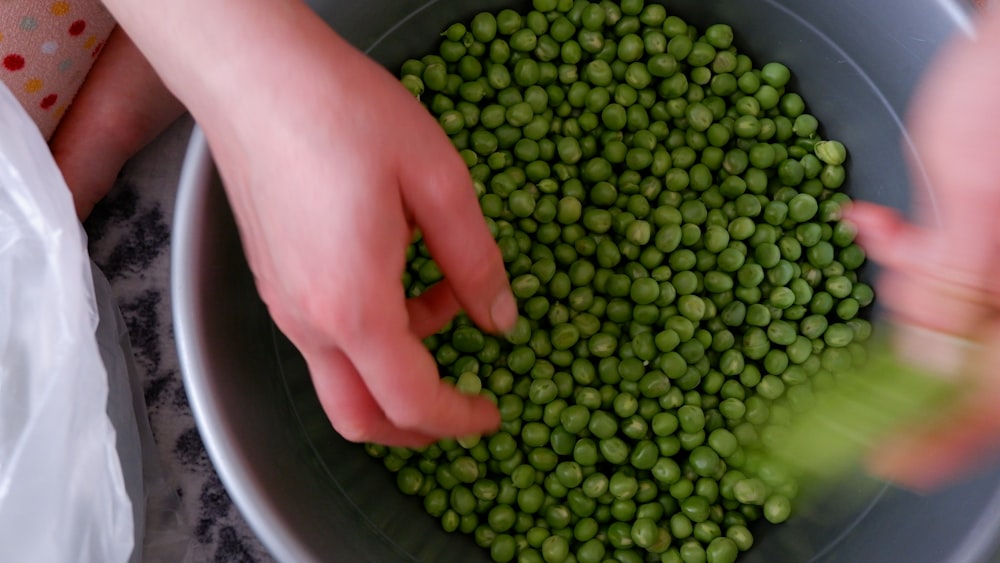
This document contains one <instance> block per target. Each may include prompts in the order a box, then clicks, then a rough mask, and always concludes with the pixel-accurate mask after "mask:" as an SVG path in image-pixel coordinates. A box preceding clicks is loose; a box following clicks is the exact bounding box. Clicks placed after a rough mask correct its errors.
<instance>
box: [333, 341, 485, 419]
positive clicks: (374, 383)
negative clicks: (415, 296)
mask: <svg viewBox="0 0 1000 563" xmlns="http://www.w3.org/2000/svg"><path fill="white" fill-rule="evenodd" d="M365 348H366V349H361V350H357V352H358V353H357V355H355V354H354V353H353V352H354V351H353V350H352V351H351V357H352V359H354V362H355V364H356V365H357V367H358V369H359V371H361V373H363V374H365V383H366V384H367V385H368V388H369V389H370V390H371V392H372V395H373V396H374V397H375V400H376V401H378V403H379V405H381V407H382V410H383V411H384V412H385V413H386V415H387V416H388V418H389V420H391V421H392V422H393V424H395V425H396V426H397V427H399V428H404V429H408V430H413V431H417V432H420V433H424V434H428V435H432V436H437V437H442V438H444V437H450V438H455V437H461V436H472V435H479V434H485V433H489V432H493V431H495V430H496V429H497V428H498V427H499V426H500V413H499V411H498V410H497V408H496V406H495V405H493V404H492V403H490V402H489V401H488V400H486V399H484V398H482V397H472V396H466V395H463V394H461V393H459V392H458V391H457V390H456V389H455V388H454V387H452V386H450V385H448V384H447V383H445V382H444V381H442V380H441V378H440V376H439V374H438V368H437V364H436V363H435V362H434V359H433V358H432V357H431V355H430V353H429V352H428V351H427V349H426V348H425V347H424V346H423V345H422V344H421V343H420V341H419V340H417V339H416V338H415V337H414V336H413V335H412V334H411V333H409V332H408V331H407V332H404V333H398V332H397V333H395V334H392V333H391V332H386V333H384V334H380V335H377V336H373V337H372V338H369V339H368V340H367V341H366V346H365ZM355 358H356V359H355Z"/></svg>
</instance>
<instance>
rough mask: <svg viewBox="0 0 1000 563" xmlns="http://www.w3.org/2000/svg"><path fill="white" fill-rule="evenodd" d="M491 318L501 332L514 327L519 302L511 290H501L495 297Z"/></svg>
mask: <svg viewBox="0 0 1000 563" xmlns="http://www.w3.org/2000/svg"><path fill="white" fill-rule="evenodd" d="M490 318H491V319H492V320H493V324H494V326H496V328H497V330H499V331H501V332H506V331H508V330H510V329H511V328H513V327H514V323H516V322H517V303H516V302H515V301H514V295H513V294H512V293H511V292H510V290H507V289H505V290H503V291H501V292H500V293H499V294H498V295H497V296H496V298H494V299H493V305H492V306H491V307H490Z"/></svg>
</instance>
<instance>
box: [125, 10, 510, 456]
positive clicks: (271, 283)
mask: <svg viewBox="0 0 1000 563" xmlns="http://www.w3.org/2000/svg"><path fill="white" fill-rule="evenodd" d="M105 4H106V6H107V7H108V8H109V9H110V10H111V12H112V13H113V14H114V15H115V17H116V19H117V20H118V22H119V24H120V25H121V26H122V27H123V28H124V29H126V30H128V31H129V34H130V35H131V36H132V37H133V38H134V40H135V41H136V44H137V45H138V47H139V49H140V50H141V51H142V52H143V53H144V54H145V55H146V57H147V58H148V60H149V61H150V62H151V63H152V65H153V67H154V68H155V69H156V70H157V71H158V73H159V74H160V76H161V77H162V78H163V80H164V82H165V83H166V85H167V87H168V88H169V89H170V90H171V91H172V92H173V93H174V94H175V95H176V96H177V97H178V98H179V99H180V100H181V101H182V102H184V104H185V105H186V106H187V108H188V109H189V111H190V112H191V113H192V115H193V116H194V118H195V119H196V120H197V121H198V122H199V124H200V125H201V126H202V128H203V129H204V131H205V134H206V136H207V138H208V140H209V143H210V146H211V148H212V151H213V155H214V157H215V160H216V162H217V164H218V167H219V170H220V173H221V175H222V177H223V179H224V181H225V184H226V186H227V192H228V195H229V199H230V202H231V204H232V207H233V211H234V214H235V216H236V218H237V221H238V224H239V227H240V232H241V235H242V238H243V241H244V243H245V246H246V251H247V258H248V260H249V263H250V265H251V268H252V270H253V272H254V275H255V277H256V282H257V288H258V290H259V292H260V294H261V296H262V297H263V299H264V301H265V302H266V303H267V305H268V307H269V310H270V312H271V313H272V316H273V318H274V319H275V321H276V323H277V324H278V325H279V327H280V328H281V329H282V330H283V331H284V332H285V334H287V335H288V336H289V338H290V339H291V340H292V341H293V342H294V343H295V344H296V345H297V347H298V348H299V350H300V351H301V352H302V354H303V356H304V357H305V359H306V361H307V363H308V365H309V368H310V371H311V374H312V378H313V381H314V383H315V385H316V389H317V391H318V395H319V398H320V400H321V402H322V404H323V406H324V408H325V410H326V413H327V415H328V416H329V418H330V420H331V422H332V424H333V426H334V428H335V429H336V430H337V431H338V432H339V433H341V434H342V435H343V436H345V437H346V438H348V439H350V440H354V441H375V442H381V443H384V444H395V445H407V446H418V445H424V444H427V443H429V442H431V441H433V440H435V439H438V438H441V437H444V436H464V435H472V434H480V433H486V432H490V431H492V430H495V429H496V428H497V427H498V426H499V423H500V418H499V413H498V411H497V409H496V407H495V406H494V405H493V404H492V403H490V402H489V401H487V400H486V399H483V398H479V397H468V396H464V395H461V394H460V393H459V392H458V391H456V390H455V389H454V388H452V387H450V386H448V385H446V384H445V383H443V382H442V381H441V380H440V377H439V375H438V371H437V366H436V364H435V362H434V360H433V358H432V357H431V355H430V354H429V352H428V351H427V350H426V349H425V348H424V347H423V345H422V342H421V337H422V336H425V335H427V334H430V333H432V332H434V331H436V330H437V329H438V328H439V327H440V326H442V325H443V324H444V323H445V322H447V320H448V319H450V318H452V317H453V316H454V315H455V314H456V313H457V312H458V311H459V308H461V309H463V310H464V311H466V312H467V313H468V314H469V315H470V317H471V318H472V319H473V320H474V321H475V322H476V323H477V324H478V325H479V326H481V327H483V328H484V329H485V330H489V331H492V332H502V331H504V330H507V329H509V328H511V327H512V325H513V323H514V321H515V320H516V315H517V309H516V305H515V302H514V299H513V295H512V294H511V293H510V288H509V286H508V283H507V278H506V274H505V270H504V266H503V262H502V260H501V258H500V253H499V250H498V249H497V247H496V245H495V244H494V242H493V239H492V237H491V236H490V234H489V231H488V230H487V228H486V224H485V221H484V220H483V218H482V215H481V213H480V212H479V207H478V202H477V200H476V197H475V193H474V191H473V189H472V184H471V180H470V178H469V175H468V171H467V169H466V168H465V166H464V163H463V162H462V160H461V159H460V158H459V156H458V154H457V153H456V152H455V150H454V149H453V148H452V146H451V144H450V142H449V141H448V139H447V137H446V136H445V135H444V133H443V132H442V131H441V129H440V127H439V126H438V124H437V122H436V121H435V120H433V119H432V118H431V117H430V116H429V114H428V113H427V112H426V111H424V110H423V108H422V107H421V106H420V105H419V103H418V102H417V101H416V100H415V99H414V98H413V96H411V95H410V94H409V93H408V92H407V91H406V89H405V88H403V87H402V86H401V85H400V84H399V83H398V81H397V80H395V79H394V78H393V77H392V75H391V74H389V73H388V72H387V71H386V70H384V69H383V68H381V67H379V66H378V65H376V64H375V63H374V62H372V61H371V60H369V59H367V58H366V57H365V56H363V55H362V54H361V53H360V52H358V51H357V50H355V49H354V48H353V47H351V46H350V45H348V44H347V43H346V42H345V41H343V40H342V39H340V38H339V37H338V36H337V35H336V34H335V33H334V32H333V31H331V30H330V28H329V27H328V26H327V25H326V24H325V23H323V22H322V21H321V20H320V19H319V18H318V17H316V16H315V15H314V14H313V13H312V12H311V11H310V10H309V9H308V8H307V7H306V6H305V5H304V4H302V3H301V2H299V1H292V0H249V1H247V0H238V1H237V0H216V1H213V2H203V1H201V0H142V1H138V0H108V1H107V2H106V3H105ZM177 37H183V38H184V40H183V41H178V40H177ZM332 61H336V64H332ZM416 228H420V230H421V231H422V233H423V235H424V240H425V241H426V242H427V244H428V246H429V248H430V250H431V252H432V253H433V255H434V257H435V259H436V260H437V261H438V263H439V264H440V266H441V269H442V271H443V272H444V273H445V277H446V281H445V282H444V283H442V284H439V285H438V286H436V287H435V289H434V290H432V291H430V292H428V293H427V294H425V295H424V296H423V297H421V298H418V299H414V300H410V301H407V300H406V299H405V297H404V295H403V290H402V285H401V283H400V281H399V280H400V277H401V275H402V271H403V267H404V261H405V256H404V253H405V248H406V244H407V242H408V241H409V240H410V239H411V236H412V233H413V231H414V229H416Z"/></svg>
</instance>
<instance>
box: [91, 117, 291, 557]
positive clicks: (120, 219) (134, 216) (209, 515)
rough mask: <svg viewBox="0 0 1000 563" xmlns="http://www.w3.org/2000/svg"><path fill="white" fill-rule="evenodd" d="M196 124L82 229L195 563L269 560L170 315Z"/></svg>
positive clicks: (166, 138) (175, 136) (130, 176)
mask: <svg viewBox="0 0 1000 563" xmlns="http://www.w3.org/2000/svg"><path fill="white" fill-rule="evenodd" d="M191 128H192V123H191V121H190V120H189V119H187V118H184V119H182V120H180V121H179V122H178V123H176V124H175V125H174V126H173V127H172V128H170V130H168V131H167V132H166V133H164V135H162V136H161V137H160V138H159V139H158V140H157V141H156V142H154V143H153V144H152V145H150V146H149V147H147V148H146V149H145V150H144V151H143V152H142V153H140V154H139V155H137V156H136V157H135V158H133V159H132V161H131V162H130V163H129V164H128V165H127V166H126V167H125V169H124V170H122V173H121V174H120V175H119V178H118V182H117V185H116V187H115V189H114V191H113V192H112V193H111V194H110V195H109V197H108V198H107V199H106V200H105V201H104V202H103V203H102V204H101V205H100V206H99V207H98V208H97V209H96V210H95V211H94V214H93V215H92V216H91V218H90V219H89V220H88V221H87V223H86V224H85V226H86V229H87V233H88V235H89V238H90V243H89V246H90V252H91V256H92V258H93V259H94V261H95V262H96V263H97V264H98V265H99V266H100V268H101V269H102V270H103V271H104V273H105V275H106V276H107V278H108V280H109V281H110V282H111V287H112V290H113V292H114V294H115V298H116V300H117V302H118V306H119V307H120V308H121V311H122V315H123V316H124V318H125V321H126V323H127V324H128V327H129V331H130V336H131V339H132V345H133V348H134V353H135V359H136V363H137V365H138V368H139V371H140V374H141V377H142V380H143V387H144V391H145V398H146V403H147V406H148V409H149V420H150V424H151V426H152V430H153V434H154V438H155V439H156V442H157V446H158V449H159V454H160V459H161V461H162V463H163V466H164V469H165V471H166V472H167V474H168V478H169V479H171V480H172V483H173V484H175V486H176V487H177V489H178V492H179V494H180V496H181V498H182V503H183V507H184V517H185V518H186V520H187V522H186V523H187V525H188V526H189V527H190V531H191V535H192V537H193V539H194V541H193V542H192V551H191V555H192V556H191V558H190V560H191V561H197V562H201V561H218V562H227V563H228V562H247V563H249V562H266V561H271V558H270V556H269V555H268V554H267V551H266V550H265V549H264V548H263V546H262V545H261V543H260V542H259V541H258V540H257V538H256V536H255V535H254V533H253V532H252V530H251V529H250V528H249V527H248V526H247V524H246V522H245V521H244V520H243V518H242V516H241V515H240V513H239V510H238V509H237V508H236V506H235V505H234V504H233V503H232V501H231V500H230V498H229V496H228V495H227V494H226V490H225V488H224V487H223V485H222V482H221V481H220V480H219V477H218V475H217V474H216V473H215V471H214V469H213V467H212V464H211V462H210V460H209V458H208V455H207V454H206V452H205V449H204V447H203V445H202V442H201V438H200V436H199V434H198V429H197V427H196V426H195V421H194V418H193V417H192V414H191V409H190V407H189V405H188V401H187V396H186V395H185V392H184V384H183V381H182V377H181V372H180V368H179V366H178V359H177V352H176V347H175V343H174V337H173V330H172V329H173V323H172V321H171V309H170V228H171V222H172V219H173V209H174V197H175V195H176V188H177V180H178V178H179V175H180V170H181V165H182V162H183V159H184V153H185V150H186V145H187V140H188V137H189V136H190V133H191Z"/></svg>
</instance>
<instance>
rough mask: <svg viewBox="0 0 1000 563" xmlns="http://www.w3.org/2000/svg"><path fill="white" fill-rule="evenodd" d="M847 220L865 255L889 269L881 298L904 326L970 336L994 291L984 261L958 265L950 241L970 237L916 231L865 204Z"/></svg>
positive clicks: (887, 212) (849, 213) (848, 213)
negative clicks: (856, 233) (912, 325)
mask: <svg viewBox="0 0 1000 563" xmlns="http://www.w3.org/2000/svg"><path fill="white" fill-rule="evenodd" d="M845 219H846V220H848V221H849V222H850V223H852V224H853V225H854V226H855V228H856V229H857V231H858V242H859V243H860V244H861V245H862V246H863V247H864V249H865V251H866V252H867V253H868V254H869V255H870V256H871V258H872V259H874V260H875V261H876V262H879V263H881V264H882V265H884V266H885V267H886V269H887V271H886V272H885V273H884V274H883V275H882V278H881V279H880V280H879V284H878V289H879V299H880V302H881V303H882V304H883V305H886V306H887V307H888V308H889V310H890V311H891V312H892V313H893V315H894V316H895V317H897V318H898V319H900V320H901V321H902V322H906V323H912V324H916V325H919V326H924V327H928V328H932V329H934V330H938V331H942V332H945V333H948V334H959V335H967V334H969V333H970V331H972V330H973V328H974V327H975V325H976V324H977V322H978V320H979V319H980V318H981V316H982V315H984V314H986V313H987V312H988V310H989V303H988V301H989V296H990V294H991V293H993V292H991V291H989V290H988V287H987V284H986V281H987V280H986V275H985V267H984V266H983V264H985V262H980V264H979V265H976V264H969V263H965V262H963V261H961V260H956V259H955V256H956V252H955V250H954V244H953V243H952V242H950V241H951V240H954V238H955V237H958V236H966V235H962V234H960V232H959V234H956V233H955V232H952V231H946V230H943V229H942V230H933V231H932V230H927V229H921V228H918V227H915V226H911V225H909V224H907V223H906V222H905V221H904V220H903V219H902V216H901V215H900V214H899V212H897V211H895V210H892V209H889V208H886V207H882V206H879V205H873V204H870V203H864V202H857V203H855V204H853V205H852V206H851V207H850V208H849V209H848V210H847V211H846V213H845ZM984 244H988V243H984ZM966 246H968V244H967V245H966Z"/></svg>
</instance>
